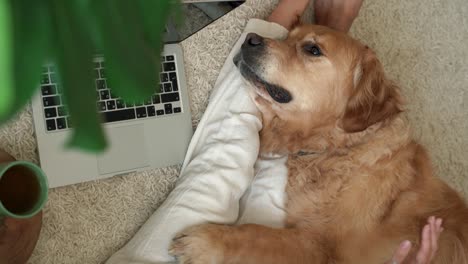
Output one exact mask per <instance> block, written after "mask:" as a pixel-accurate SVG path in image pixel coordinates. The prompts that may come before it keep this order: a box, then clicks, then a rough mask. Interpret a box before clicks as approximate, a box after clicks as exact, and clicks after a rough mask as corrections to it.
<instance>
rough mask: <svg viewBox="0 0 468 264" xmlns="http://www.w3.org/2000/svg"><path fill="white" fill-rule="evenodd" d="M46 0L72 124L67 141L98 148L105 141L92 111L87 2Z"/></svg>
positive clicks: (72, 144) (93, 91)
mask: <svg viewBox="0 0 468 264" xmlns="http://www.w3.org/2000/svg"><path fill="white" fill-rule="evenodd" d="M96 2H100V1H96ZM50 3H51V10H52V17H53V18H54V21H53V22H54V29H55V42H56V43H55V44H56V47H55V50H56V51H57V53H56V56H55V59H56V62H57V64H58V70H59V75H60V77H61V83H63V90H64V93H65V101H66V103H67V106H68V109H69V112H70V115H71V120H72V123H73V127H74V129H73V133H72V137H71V140H70V141H69V143H68V145H69V146H70V147H79V148H81V149H83V150H87V151H93V152H97V151H102V150H104V148H105V146H106V141H105V138H104V134H103V131H102V129H101V126H100V122H99V120H100V118H99V117H98V114H97V111H96V88H95V83H94V79H93V76H94V75H93V62H92V57H93V54H94V52H95V49H94V45H93V40H92V38H91V33H90V32H91V31H90V27H91V24H90V21H89V11H88V10H89V6H88V2H87V1H63V0H50Z"/></svg>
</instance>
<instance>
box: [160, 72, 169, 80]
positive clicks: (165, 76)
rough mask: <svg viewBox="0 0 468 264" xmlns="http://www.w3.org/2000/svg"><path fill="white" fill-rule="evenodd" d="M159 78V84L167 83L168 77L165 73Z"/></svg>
mask: <svg viewBox="0 0 468 264" xmlns="http://www.w3.org/2000/svg"><path fill="white" fill-rule="evenodd" d="M160 76H161V82H167V81H169V76H168V75H167V73H161V74H160Z"/></svg>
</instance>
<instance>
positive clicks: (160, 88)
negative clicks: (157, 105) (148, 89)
mask: <svg viewBox="0 0 468 264" xmlns="http://www.w3.org/2000/svg"><path fill="white" fill-rule="evenodd" d="M157 92H158V93H164V88H163V85H162V84H159V90H158V91H157Z"/></svg>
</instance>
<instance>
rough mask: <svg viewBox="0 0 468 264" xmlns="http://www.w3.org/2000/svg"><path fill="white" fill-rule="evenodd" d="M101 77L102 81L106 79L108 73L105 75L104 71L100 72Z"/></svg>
mask: <svg viewBox="0 0 468 264" xmlns="http://www.w3.org/2000/svg"><path fill="white" fill-rule="evenodd" d="M99 76H101V79H104V78H106V73H105V71H104V69H100V70H99Z"/></svg>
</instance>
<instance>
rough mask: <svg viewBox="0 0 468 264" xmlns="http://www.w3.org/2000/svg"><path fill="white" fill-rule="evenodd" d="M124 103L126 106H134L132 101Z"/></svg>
mask: <svg viewBox="0 0 468 264" xmlns="http://www.w3.org/2000/svg"><path fill="white" fill-rule="evenodd" d="M125 104H126V105H127V107H134V106H135V103H134V102H127V103H125Z"/></svg>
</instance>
